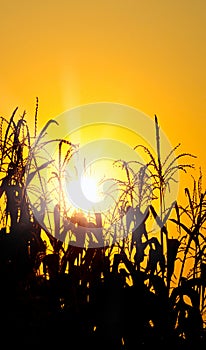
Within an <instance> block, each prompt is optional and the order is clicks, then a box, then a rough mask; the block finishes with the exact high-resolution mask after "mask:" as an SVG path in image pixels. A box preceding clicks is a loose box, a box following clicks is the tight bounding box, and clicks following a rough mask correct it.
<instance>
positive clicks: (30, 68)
mask: <svg viewBox="0 0 206 350" xmlns="http://www.w3.org/2000/svg"><path fill="white" fill-rule="evenodd" d="M0 38H1V54H0V115H1V116H3V117H5V118H9V117H10V116H11V114H12V112H13V110H14V109H15V108H16V107H17V106H18V113H19V115H20V114H22V112H23V111H24V110H26V113H27V119H28V120H29V122H31V125H32V126H33V123H34V113H35V105H36V97H38V99H39V114H38V115H39V119H38V126H39V128H41V127H42V126H43V125H44V123H45V121H47V120H48V119H51V118H55V117H56V116H58V115H59V114H61V113H63V112H65V111H66V110H69V109H71V108H74V107H76V106H80V105H84V104H88V103H96V102H102V101H103V102H114V103H119V104H124V105H128V106H131V107H134V108H137V109H138V110H141V111H143V112H144V113H145V114H147V115H148V116H150V117H151V118H153V117H154V115H157V116H158V120H159V124H160V126H161V128H162V129H163V130H164V132H165V133H166V135H167V136H168V138H169V140H170V141H171V143H172V145H174V146H175V145H176V144H178V143H179V142H180V143H181V149H180V151H181V152H188V153H192V154H194V155H196V156H197V157H198V158H197V160H196V161H195V162H196V167H197V169H198V168H199V166H201V167H202V170H203V177H204V173H205V176H206V164H204V163H205V151H204V149H205V137H206V134H205V129H206V64H205V62H206V45H205V42H206V2H205V0H187V1H186V0H181V1H179V0H173V1H168V0H158V1H154V0H146V1H138V0H104V1H102V0H98V1H94V0H75V1H71V0H50V1H46V0H43V1H42V0H41V1H40V0H35V1H33V0H30V1H26V0H15V1H11V0H9V1H8V0H0Z"/></svg>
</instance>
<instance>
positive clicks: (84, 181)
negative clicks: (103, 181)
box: [81, 175, 102, 203]
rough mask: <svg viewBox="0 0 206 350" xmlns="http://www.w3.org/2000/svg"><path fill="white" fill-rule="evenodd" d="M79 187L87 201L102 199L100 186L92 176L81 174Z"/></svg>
mask: <svg viewBox="0 0 206 350" xmlns="http://www.w3.org/2000/svg"><path fill="white" fill-rule="evenodd" d="M81 189H82V192H83V195H84V196H85V198H86V199H87V200H88V201H90V202H92V203H98V202H100V201H102V193H101V186H100V184H99V183H98V180H97V179H95V178H94V177H91V176H85V175H83V176H82V177H81Z"/></svg>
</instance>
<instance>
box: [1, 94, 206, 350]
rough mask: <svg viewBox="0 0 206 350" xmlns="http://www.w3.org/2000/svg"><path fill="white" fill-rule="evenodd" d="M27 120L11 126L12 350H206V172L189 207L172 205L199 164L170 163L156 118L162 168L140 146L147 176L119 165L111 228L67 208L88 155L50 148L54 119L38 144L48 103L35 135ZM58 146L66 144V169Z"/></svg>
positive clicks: (4, 311) (7, 193)
mask: <svg viewBox="0 0 206 350" xmlns="http://www.w3.org/2000/svg"><path fill="white" fill-rule="evenodd" d="M17 114H18V108H16V109H15V110H14V112H13V114H12V116H11V117H10V119H9V120H7V119H6V118H3V117H1V118H0V144H1V147H0V152H1V158H0V162H1V165H0V166H1V169H0V174H1V182H0V203H1V205H0V276H1V288H0V296H1V299H0V300H1V309H0V311H1V324H2V325H3V326H1V337H2V339H4V338H5V340H6V341H7V343H8V344H13V345H17V344H18V345H19V346H23V347H27V348H28V347H29V346H30V345H32V346H33V347H34V348H35V347H36V348H37V347H42V348H43V347H49V346H57V345H58V346H63V345H64V344H67V346H68V347H70V348H72V349H83V348H88V349H91V350H93V349H112V350H133V349H147V348H151V347H159V348H167V347H169V348H172V347H176V348H178V349H202V348H204V347H205V346H206V330H205V329H206V328H205V327H206V288H205V287H206V242H205V240H206V236H205V226H204V225H205V221H206V192H205V190H204V189H203V185H202V183H203V182H202V178H203V174H202V173H201V170H200V173H199V177H198V178H197V179H195V178H193V184H192V188H185V189H184V193H183V195H184V196H185V201H186V203H187V204H186V205H184V206H183V205H182V204H181V203H179V202H178V201H174V202H173V203H171V205H170V206H169V207H168V206H167V203H166V202H165V192H166V191H168V190H169V189H170V186H171V185H172V183H173V182H175V181H176V174H177V173H178V172H183V173H185V174H187V173H188V172H189V171H192V170H193V168H194V165H193V163H192V162H193V158H195V156H193V155H192V154H188V153H178V151H179V148H180V144H178V145H177V146H175V147H174V149H173V150H172V151H171V153H170V154H168V155H167V157H166V158H164V159H162V156H161V139H160V137H159V124H158V119H157V117H156V116H155V118H154V135H155V137H156V147H157V149H156V154H157V156H156V157H155V156H154V155H153V154H152V153H151V151H150V150H149V149H148V148H147V147H145V146H143V145H141V144H139V145H136V147H135V150H136V151H137V152H138V151H140V152H143V153H144V154H145V156H146V157H147V159H148V160H147V163H146V164H134V162H128V161H125V160H122V159H117V160H116V161H115V162H114V166H118V167H119V168H120V169H121V171H122V173H123V174H124V180H121V179H114V178H113V179H112V180H113V182H112V184H114V183H115V186H113V185H111V187H109V188H108V189H107V190H108V194H109V195H110V196H112V195H115V191H116V189H117V188H118V197H117V196H116V197H115V205H114V207H113V208H112V211H111V212H110V213H109V215H107V216H104V215H103V214H101V213H94V215H93V216H91V217H88V216H86V215H84V213H82V212H78V211H77V210H76V211H75V210H73V208H72V206H71V205H68V203H67V201H66V198H65V192H64V188H63V185H62V174H63V171H64V168H65V166H67V165H68V164H69V163H70V162H71V161H72V157H73V155H74V154H75V153H76V152H78V147H77V145H74V144H72V143H71V142H69V141H68V140H64V139H52V140H48V138H47V130H48V129H49V128H51V127H53V128H55V121H54V120H52V119H51V120H49V121H48V122H47V123H46V124H45V126H44V128H43V129H42V130H41V131H40V132H38V130H37V128H38V99H37V103H36V113H35V115H34V125H32V126H31V125H29V123H28V122H27V118H26V113H25V112H24V113H23V114H22V115H21V116H19V117H18V116H17ZM30 121H31V118H30ZM31 129H32V132H31ZM50 143H55V144H56V148H57V156H58V162H57V166H56V167H55V165H54V159H52V155H50V154H49V153H48V152H47V146H49V144H50ZM42 149H44V150H45V157H42V158H41V157H40V154H41V155H42ZM40 158H41V159H40ZM136 169H138V170H136ZM45 174H46V175H45ZM48 174H49V175H48ZM34 179H35V181H34ZM46 182H48V183H50V184H51V187H48V186H47V185H46ZM52 184H53V185H52ZM53 189H56V191H54V190H53ZM51 197H52V203H55V205H54V206H53V207H52V209H51V203H50V202H51ZM31 198H32V201H31ZM37 218H38V220H37ZM153 227H155V232H153V230H152V228H153ZM91 242H92V244H90V243H91Z"/></svg>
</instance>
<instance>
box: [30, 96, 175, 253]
mask: <svg viewBox="0 0 206 350" xmlns="http://www.w3.org/2000/svg"><path fill="white" fill-rule="evenodd" d="M159 135H160V140H161V152H162V153H161V156H162V158H163V159H164V158H166V156H167V155H168V154H172V149H173V147H172V145H171V144H170V141H169V140H168V138H167V136H166V135H165V134H164V132H163V130H162V129H161V128H159ZM137 144H143V145H144V146H145V147H148V148H149V149H150V152H151V154H152V155H153V156H154V157H156V156H157V154H156V137H155V126H154V120H153V119H152V118H151V117H149V116H147V115H145V114H144V113H143V112H141V111H139V110H137V109H135V108H133V107H130V106H127V105H121V104H118V103H107V102H102V103H101V102H100V103H91V104H87V105H82V106H78V107H76V108H73V109H71V110H68V111H65V112H64V113H62V114H60V115H59V116H57V117H55V118H53V119H50V120H49V121H48V123H47V124H46V125H45V127H44V128H43V129H42V131H41V132H40V133H39V135H38V137H37V138H36V140H35V142H34V144H33V145H32V148H31V156H30V157H29V161H28V164H27V167H26V174H27V175H28V176H27V178H28V179H29V181H28V184H27V194H28V198H29V201H30V205H31V209H32V211H33V213H34V216H35V219H36V220H37V221H38V222H39V223H40V225H41V226H42V227H43V228H44V230H45V231H46V232H48V233H49V234H51V235H53V236H55V235H56V234H57V235H58V239H60V240H61V239H62V240H65V237H64V235H61V232H62V231H63V232H64V230H65V229H66V228H67V229H68V230H69V229H70V224H71V223H72V220H74V219H73V218H74V217H75V215H76V214H75V213H77V214H78V212H79V213H80V214H81V215H80V214H79V215H80V216H81V218H82V217H84V220H83V219H82V221H81V222H84V224H81V223H79V226H78V227H79V229H80V231H79V232H83V231H84V230H85V226H84V225H85V222H87V224H88V223H89V224H90V225H92V233H93V234H94V235H96V236H100V235H102V237H103V238H102V239H101V240H99V241H98V242H95V246H105V245H110V244H113V243H114V239H116V240H122V239H123V238H124V237H125V234H127V230H126V229H125V228H124V227H123V225H126V223H127V221H128V220H129V217H130V216H131V215H133V212H132V208H131V205H130V203H129V202H128V204H127V205H126V206H125V207H124V208H123V210H121V212H119V210H120V206H119V203H120V204H121V200H122V198H123V197H122V193H123V192H122V184H123V183H125V182H126V181H127V185H128V193H130V192H129V191H130V188H129V182H128V181H129V178H128V176H127V175H128V174H127V173H126V171H125V169H126V166H125V164H126V165H127V166H132V167H133V172H134V174H138V173H139V171H140V169H142V168H144V167H145V168H146V164H147V159H146V156H145V154H141V153H140V152H137V150H136V149H135V146H136V145H137ZM114 164H115V166H114ZM174 165H175V162H174ZM145 175H146V178H147V180H148V179H149V173H148V172H147V171H145ZM178 176H179V174H178V173H177V174H175V181H174V182H173V183H171V186H170V188H169V189H168V190H166V191H165V193H164V202H165V206H166V208H169V209H170V208H171V207H172V205H173V203H174V202H175V200H176V199H177V196H178V190H179V181H178V180H179V177H178ZM143 184H144V183H143ZM146 185H147V189H149V188H150V181H149V180H148V183H147V184H146ZM124 198H126V197H124ZM130 200H131V201H132V198H131V196H130ZM150 201H151V199H150V197H149V196H148V200H147V201H146V202H145V204H144V205H143V206H142V213H143V214H141V215H140V216H139V219H138V222H136V224H135V225H139V224H140V223H141V221H142V220H144V217H145V216H144V215H145V214H144V212H145V211H146V209H147V207H148V205H149V204H150ZM124 204H125V203H124ZM121 205H122V204H121ZM57 208H58V210H57ZM157 214H159V213H158V208H157ZM165 215H166V214H165ZM100 216H101V220H100ZM108 218H109V221H108ZM75 220H76V219H75ZM92 220H93V221H92ZM104 220H106V221H104ZM163 221H164V217H163ZM74 225H76V224H74ZM81 225H82V230H83V231H82V230H81ZM74 228H76V226H74ZM134 229H135V226H134V227H133V230H134ZM154 229H156V230H157V229H158V230H159V227H156V228H154ZM58 230H59V231H60V233H58V232H57V231H58ZM88 230H89V228H88ZM117 231H118V233H119V236H118V237H117V235H116V233H117ZM81 234H82V233H81ZM66 236H68V235H66ZM71 244H74V245H75V244H76V245H77V246H81V244H82V243H81V242H79V241H76V243H75V242H73V243H71Z"/></svg>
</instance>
